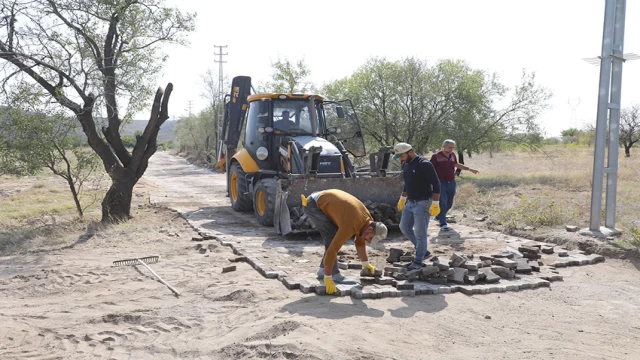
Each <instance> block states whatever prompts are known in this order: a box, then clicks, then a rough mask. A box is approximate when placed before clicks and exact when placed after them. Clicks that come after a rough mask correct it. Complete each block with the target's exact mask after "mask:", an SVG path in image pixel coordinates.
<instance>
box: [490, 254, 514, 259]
mask: <svg viewBox="0 0 640 360" xmlns="http://www.w3.org/2000/svg"><path fill="white" fill-rule="evenodd" d="M491 257H493V258H495V259H511V258H513V254H512V253H495V254H491Z"/></svg>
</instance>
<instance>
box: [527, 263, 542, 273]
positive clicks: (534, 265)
mask: <svg viewBox="0 0 640 360" xmlns="http://www.w3.org/2000/svg"><path fill="white" fill-rule="evenodd" d="M528 264H529V266H530V267H531V270H533V271H540V264H539V263H538V262H537V261H529V262H528Z"/></svg>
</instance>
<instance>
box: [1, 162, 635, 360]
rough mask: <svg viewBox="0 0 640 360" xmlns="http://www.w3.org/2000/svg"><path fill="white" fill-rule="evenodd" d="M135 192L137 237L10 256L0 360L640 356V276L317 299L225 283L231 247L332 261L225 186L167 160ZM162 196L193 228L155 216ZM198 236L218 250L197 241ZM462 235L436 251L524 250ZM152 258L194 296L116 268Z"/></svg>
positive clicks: (278, 258)
mask: <svg viewBox="0 0 640 360" xmlns="http://www.w3.org/2000/svg"><path fill="white" fill-rule="evenodd" d="M135 191H136V194H137V196H136V201H137V203H136V204H135V205H134V206H135V209H136V210H135V212H134V219H133V220H132V221H131V222H129V223H127V224H124V225H120V226H117V227H112V228H109V229H106V230H102V231H98V232H96V233H95V234H94V235H91V234H87V235H84V236H82V237H80V238H79V239H78V240H77V241H76V242H75V243H73V244H68V245H66V246H64V247H62V248H58V249H43V250H42V251H39V252H32V253H29V254H25V255H19V256H11V257H2V258H0V304H1V307H0V359H20V358H35V359H90V358H103V359H176V358H179V359H253V358H260V359H362V360H365V359H366V360H373V359H512V358H519V359H540V358H546V359H563V360H565V359H637V358H638V353H639V351H640V319H639V318H638V317H637V316H636V315H637V314H638V313H639V311H640V300H639V299H640V276H639V272H638V269H636V267H634V266H633V264H631V263H628V262H624V261H620V260H609V259H607V261H606V262H604V263H599V264H597V265H588V266H576V267H570V268H566V269H562V270H561V274H562V275H563V277H564V281H562V282H554V283H552V284H551V286H550V287H549V288H541V289H535V290H522V291H517V292H506V293H494V294H487V295H473V296H467V295H463V294H460V293H454V294H444V295H443V294H439V295H420V296H415V297H401V298H385V299H375V300H373V299H366V300H358V299H354V298H351V297H329V296H317V295H315V294H303V293H301V292H300V291H297V290H295V291H291V290H287V289H286V288H285V287H284V286H283V285H282V283H280V282H279V281H278V280H276V279H268V278H265V277H263V276H261V275H260V274H258V273H257V272H256V271H255V270H254V269H253V268H252V267H251V266H249V265H248V264H246V263H243V262H241V263H237V264H236V265H237V270H236V271H234V272H229V273H224V274H223V273H222V272H221V268H222V267H223V266H227V265H229V264H230V263H229V261H228V258H230V257H232V256H233V254H232V252H231V250H230V248H229V247H227V246H222V245H221V242H230V243H233V244H236V245H237V247H240V248H242V249H243V250H244V251H250V253H251V254H252V256H262V257H263V259H264V260H263V261H264V263H265V266H270V267H273V268H274V269H276V270H280V271H286V272H288V273H290V274H291V273H300V275H305V274H306V275H307V276H308V275H310V274H311V273H312V272H313V271H314V269H315V267H316V266H317V263H318V262H319V261H320V257H321V248H320V247H319V241H318V239H317V238H316V237H312V238H311V239H306V238H302V239H282V238H280V237H278V236H276V234H275V233H274V232H273V231H272V230H271V229H269V228H263V227H260V226H258V225H257V224H256V223H255V221H254V220H253V217H252V215H250V214H237V213H234V212H232V211H231V209H230V208H229V206H228V199H227V198H226V197H225V196H224V177H223V176H220V175H217V174H213V173H210V172H208V171H205V170H201V169H197V168H195V167H193V166H191V165H189V164H187V163H186V162H185V161H184V160H183V159H181V158H177V157H173V156H170V155H169V154H167V153H164V152H160V153H157V154H156V155H154V156H153V157H152V159H151V164H150V166H149V169H148V170H147V174H146V175H145V177H144V178H143V180H142V181H141V182H140V184H139V185H138V186H136V189H135ZM149 198H150V200H151V202H152V203H156V204H163V205H167V206H169V207H171V208H173V209H176V210H178V211H180V212H181V213H183V214H184V216H185V217H186V218H187V219H189V223H188V224H187V223H186V222H185V221H184V219H183V218H182V217H180V216H178V215H177V214H176V213H175V212H171V211H168V210H163V209H161V208H157V207H149V206H147V205H144V203H146V202H147V201H148V199H149ZM138 204H140V206H138ZM190 226H196V227H201V228H205V229H209V230H210V231H211V232H213V233H215V234H218V235H217V236H218V240H209V241H203V242H197V243H196V242H193V241H191V237H192V236H194V235H196V234H195V233H194V232H193V231H192V230H191V227H190ZM457 230H458V235H457V236H454V237H450V238H447V237H446V236H440V234H437V233H431V232H430V235H431V240H432V241H434V242H436V243H437V244H433V245H432V246H433V248H434V249H438V251H440V252H441V253H443V254H445V253H450V252H451V251H452V250H453V249H455V250H456V251H470V252H475V251H483V250H485V249H487V250H488V249H494V248H500V247H502V246H504V243H505V241H508V240H509V239H508V237H503V236H502V235H499V234H493V233H488V232H483V231H480V230H477V229H472V228H466V227H459V228H457ZM178 235H179V236H178ZM392 235H393V236H392V239H391V240H390V241H389V242H388V243H386V244H385V245H383V246H382V247H381V248H379V249H372V250H371V252H372V253H375V254H376V256H378V258H377V259H379V258H381V256H383V255H384V253H385V251H384V249H383V248H384V247H386V248H388V247H389V246H390V245H391V244H393V246H407V242H404V243H403V242H402V239H401V236H400V235H399V234H397V233H395V234H392ZM198 245H200V246H201V247H202V246H203V245H204V247H205V248H207V249H208V250H207V251H206V252H205V253H201V251H200V250H199V249H196V247H197V246H198ZM349 251H351V250H349V249H347V253H348V252H349ZM149 255H160V256H161V260H160V261H159V262H158V263H157V264H152V265H151V267H152V268H153V269H154V270H155V271H156V272H157V273H158V274H159V275H160V276H162V278H163V279H164V280H166V281H167V282H169V283H170V284H171V285H172V286H174V287H176V288H177V289H178V290H179V291H180V292H181V293H182V295H181V296H180V297H176V296H174V295H173V294H172V293H171V292H170V291H169V289H167V288H166V287H165V286H164V285H163V284H161V283H160V282H158V281H157V280H155V278H154V277H153V276H152V275H151V274H150V273H149V271H148V270H146V269H145V268H144V267H140V266H137V267H133V266H127V267H112V266H111V264H112V261H114V260H119V259H126V258H132V257H138V256H149ZM377 265H378V266H382V265H383V264H377Z"/></svg>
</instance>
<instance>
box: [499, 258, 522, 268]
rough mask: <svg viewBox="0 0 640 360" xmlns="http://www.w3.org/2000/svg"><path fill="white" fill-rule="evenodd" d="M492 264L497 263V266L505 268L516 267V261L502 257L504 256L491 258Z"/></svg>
mask: <svg viewBox="0 0 640 360" xmlns="http://www.w3.org/2000/svg"><path fill="white" fill-rule="evenodd" d="M493 264H494V265H499V266H504V267H506V268H509V269H511V268H516V267H518V263H517V262H515V261H513V260H509V259H504V258H498V259H495V260H493Z"/></svg>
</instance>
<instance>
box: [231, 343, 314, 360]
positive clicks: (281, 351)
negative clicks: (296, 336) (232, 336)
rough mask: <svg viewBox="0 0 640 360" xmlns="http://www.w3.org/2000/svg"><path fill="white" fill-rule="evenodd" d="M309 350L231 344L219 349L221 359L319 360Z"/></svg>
mask: <svg viewBox="0 0 640 360" xmlns="http://www.w3.org/2000/svg"><path fill="white" fill-rule="evenodd" d="M310 352H311V351H309V349H301V348H299V347H298V346H296V345H293V344H286V345H272V344H259V345H249V344H237V343H236V344H231V345H229V346H225V347H223V348H222V349H220V355H221V358H230V359H238V360H240V359H278V360H295V359H305V360H307V359H311V360H315V359H317V360H320V358H319V357H316V356H313V355H311V354H310Z"/></svg>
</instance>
